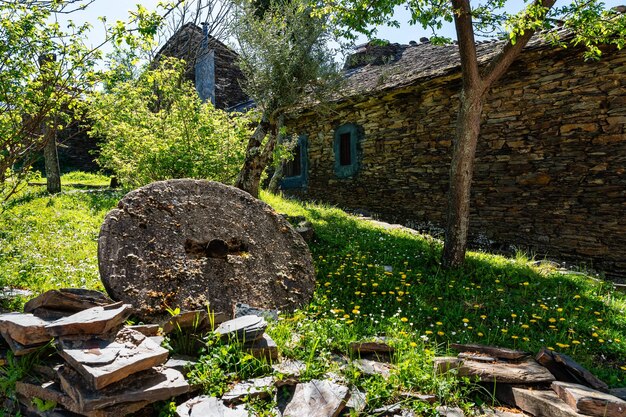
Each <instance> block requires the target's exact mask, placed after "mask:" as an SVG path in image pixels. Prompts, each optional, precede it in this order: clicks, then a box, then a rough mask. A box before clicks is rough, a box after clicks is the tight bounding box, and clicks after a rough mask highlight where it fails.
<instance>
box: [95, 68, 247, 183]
mask: <svg viewBox="0 0 626 417" xmlns="http://www.w3.org/2000/svg"><path fill="white" fill-rule="evenodd" d="M183 64H184V63H183V62H182V61H179V60H174V59H165V60H163V61H162V62H161V63H160V65H159V66H158V68H156V69H150V70H147V71H145V72H144V73H143V74H141V75H140V76H139V77H138V78H137V79H136V80H130V81H126V82H122V83H119V84H117V85H116V86H115V87H113V88H112V89H111V90H110V91H108V92H101V93H98V94H96V95H95V98H94V100H93V106H92V109H93V113H92V117H93V119H94V126H93V129H92V135H94V136H96V137H98V138H101V140H102V143H101V148H102V149H101V153H100V156H99V157H98V163H99V164H100V165H101V166H102V167H103V168H106V169H109V170H111V171H113V172H114V173H115V174H116V175H117V176H118V178H119V179H120V181H121V182H122V183H124V184H125V185H128V186H140V185H143V184H147V183H149V182H152V181H157V180H164V179H170V178H205V179H211V180H215V181H220V182H224V183H232V182H233V181H234V180H235V178H236V176H237V174H238V172H239V169H240V168H241V165H242V163H243V156H244V152H245V140H246V139H247V137H248V136H249V134H250V132H249V126H250V125H251V124H250V117H249V116H245V115H242V114H235V113H226V112H224V111H222V110H218V109H215V108H214V107H213V106H212V105H211V103H202V102H201V101H200V99H199V98H198V95H197V94H196V91H195V89H194V87H193V85H192V84H191V83H190V82H189V81H187V80H185V78H184V65H183Z"/></svg>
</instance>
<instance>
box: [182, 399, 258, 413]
mask: <svg viewBox="0 0 626 417" xmlns="http://www.w3.org/2000/svg"><path fill="white" fill-rule="evenodd" d="M176 413H177V414H178V416H179V417H248V411H247V410H246V409H245V407H244V406H243V405H238V406H235V407H233V408H229V407H227V406H226V405H225V404H224V403H223V402H222V400H220V399H219V398H215V397H208V396H206V395H201V396H199V397H196V398H192V399H190V400H189V401H186V402H184V403H182V404H181V405H179V406H178V407H177V408H176Z"/></svg>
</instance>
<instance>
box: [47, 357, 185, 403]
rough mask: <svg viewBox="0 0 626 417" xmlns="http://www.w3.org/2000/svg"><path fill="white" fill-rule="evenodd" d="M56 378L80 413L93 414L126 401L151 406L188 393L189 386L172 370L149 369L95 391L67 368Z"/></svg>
mask: <svg viewBox="0 0 626 417" xmlns="http://www.w3.org/2000/svg"><path fill="white" fill-rule="evenodd" d="M59 377H60V380H61V387H62V388H63V391H64V392H65V393H66V394H67V395H69V396H70V397H71V398H72V399H73V400H74V401H75V402H76V403H77V404H78V405H79V407H80V409H81V410H82V411H93V410H97V409H102V408H107V407H110V406H114V405H116V404H123V403H127V402H137V401H142V402H146V403H147V404H150V403H153V402H156V401H163V400H167V399H169V398H172V397H176V396H178V395H182V394H185V393H187V392H188V391H189V384H188V383H187V381H185V378H184V377H183V374H182V373H180V372H179V371H177V370H176V369H172V368H161V369H149V370H147V371H143V372H140V373H138V374H135V375H133V376H132V378H127V379H125V380H123V381H119V382H118V383H117V384H114V385H110V386H107V387H106V388H104V389H102V390H97V391H96V390H92V389H89V388H88V387H86V386H85V384H84V383H83V382H82V378H81V376H80V375H79V374H78V373H77V372H76V371H74V370H73V369H71V368H69V367H67V366H63V367H61V369H60V370H59Z"/></svg>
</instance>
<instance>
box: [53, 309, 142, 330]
mask: <svg viewBox="0 0 626 417" xmlns="http://www.w3.org/2000/svg"><path fill="white" fill-rule="evenodd" d="M131 311H132V306H131V305H130V304H123V305H121V306H119V307H118V308H111V309H107V308H104V307H92V308H89V309H87V310H83V311H80V312H78V313H75V314H72V315H71V316H67V317H64V318H61V319H59V320H55V321H53V322H52V323H50V324H48V325H46V330H47V331H49V332H50V334H52V335H53V336H56V337H60V336H70V335H95V336H100V335H105V334H107V333H109V332H113V331H117V330H118V329H119V328H120V327H122V325H123V324H124V322H125V321H126V320H127V319H128V317H130V314H131Z"/></svg>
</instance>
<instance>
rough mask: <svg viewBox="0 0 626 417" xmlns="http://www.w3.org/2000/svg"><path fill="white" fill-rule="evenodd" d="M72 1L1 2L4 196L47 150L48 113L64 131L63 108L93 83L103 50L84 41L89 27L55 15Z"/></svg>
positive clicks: (0, 191)
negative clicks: (45, 127) (64, 22)
mask: <svg viewBox="0 0 626 417" xmlns="http://www.w3.org/2000/svg"><path fill="white" fill-rule="evenodd" d="M67 3H68V2H62V1H58V2H18V1H11V2H8V1H7V2H1V3H0V200H4V199H5V198H7V196H8V195H10V194H11V193H12V192H13V191H14V189H15V187H16V186H17V184H18V183H19V179H21V178H22V176H23V175H24V174H25V173H26V172H27V170H26V168H27V167H28V166H30V164H31V163H32V161H33V158H34V155H35V153H36V152H37V151H39V150H41V149H42V148H43V145H44V141H43V140H42V125H43V124H44V123H50V120H52V118H50V117H49V116H50V115H55V116H59V117H56V118H55V122H56V123H57V126H54V127H52V128H55V129H61V128H62V127H63V125H64V124H65V123H67V120H66V119H63V117H61V116H62V115H63V114H64V111H67V110H72V109H74V108H75V107H76V105H77V104H76V98H78V97H80V95H81V94H82V92H83V91H85V90H87V89H89V88H90V86H91V85H92V83H93V81H94V72H93V68H94V62H95V59H97V58H98V53H97V52H96V51H92V50H90V49H89V48H87V47H86V46H85V44H84V43H83V42H82V40H83V36H84V34H85V33H86V31H87V30H88V27H87V26H75V25H73V24H70V25H69V27H68V28H67V29H63V28H61V25H60V24H59V23H58V21H56V19H55V18H54V17H55V13H61V12H64V11H66V12H67V11H68V10H67V8H66V7H67V6H69V4H67ZM72 3H73V2H72ZM43 57H55V58H56V59H54V60H52V59H40V58H43Z"/></svg>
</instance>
